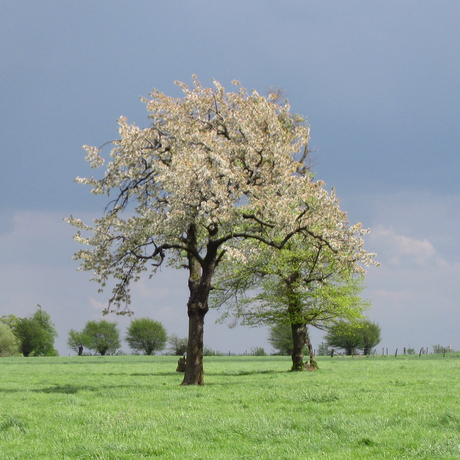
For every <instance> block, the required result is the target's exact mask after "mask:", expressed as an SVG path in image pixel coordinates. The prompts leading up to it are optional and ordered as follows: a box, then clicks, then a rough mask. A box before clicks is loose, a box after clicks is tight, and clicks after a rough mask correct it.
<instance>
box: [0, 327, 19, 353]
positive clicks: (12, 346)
mask: <svg viewBox="0 0 460 460" xmlns="http://www.w3.org/2000/svg"><path fill="white" fill-rule="evenodd" d="M19 355H20V353H19V346H18V342H17V340H16V337H15V335H14V334H13V331H12V330H11V328H10V327H9V326H7V325H6V324H3V323H2V322H0V356H2V357H3V356H19Z"/></svg>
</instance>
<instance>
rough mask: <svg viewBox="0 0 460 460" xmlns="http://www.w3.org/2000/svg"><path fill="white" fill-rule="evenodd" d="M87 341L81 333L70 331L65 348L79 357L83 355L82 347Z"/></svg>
mask: <svg viewBox="0 0 460 460" xmlns="http://www.w3.org/2000/svg"><path fill="white" fill-rule="evenodd" d="M87 341H88V339H87V337H86V336H85V335H84V334H83V332H77V331H74V330H73V329H70V331H69V337H68V338H67V347H68V348H70V349H71V350H73V351H75V353H78V356H81V355H82V354H83V347H84V346H85V343H86V342H87Z"/></svg>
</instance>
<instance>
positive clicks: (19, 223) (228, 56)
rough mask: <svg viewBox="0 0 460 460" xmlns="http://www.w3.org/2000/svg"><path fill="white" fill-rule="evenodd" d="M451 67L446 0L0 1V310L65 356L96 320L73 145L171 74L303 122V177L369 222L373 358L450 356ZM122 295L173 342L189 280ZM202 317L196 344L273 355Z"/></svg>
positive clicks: (455, 109)
mask: <svg viewBox="0 0 460 460" xmlns="http://www.w3.org/2000/svg"><path fill="white" fill-rule="evenodd" d="M459 58H460V3H459V2H457V1H442V0H441V1H405V2H401V1H392V0H386V1H376V2H368V1H365V0H350V1H347V2H342V1H339V0H337V1H329V0H323V1H321V2H313V1H309V0H301V1H289V0H287V1H283V2H281V1H269V0H253V1H251V2H248V1H239V0H235V1H221V2H215V1H205V0H197V1H190V2H186V1H168V2H159V1H157V2H154V1H132V0H131V1H120V0H111V1H104V0H101V1H99V2H90V1H78V2H76V1H74V2H61V1H46V0H44V1H40V2H0V69H1V76H2V81H1V85H0V135H1V144H0V149H1V155H0V162H1V163H0V183H1V185H2V199H1V200H0V315H2V314H9V313H14V314H16V315H18V316H26V315H28V314H31V313H33V312H34V310H35V306H36V305H37V304H41V305H42V307H43V308H44V309H45V310H46V311H48V312H49V313H50V314H51V316H52V318H53V320H54V322H55V323H56V326H57V329H58V333H59V339H58V341H57V346H58V349H59V351H60V353H61V354H68V353H69V352H70V351H69V350H67V349H66V346H65V341H66V337H67V333H68V330H69V329H70V328H75V329H81V328H82V327H83V326H84V323H85V322H86V321H87V320H89V319H97V318H100V317H101V309H102V307H103V306H104V305H105V302H106V300H107V298H108V293H102V294H100V293H97V285H96V284H94V283H90V282H89V281H88V279H89V275H88V274H86V273H80V272H77V271H76V268H77V266H78V264H77V262H75V261H72V260H71V257H72V254H73V253H74V252H75V251H76V250H78V245H77V244H76V243H75V242H74V241H73V240H72V234H73V228H71V227H70V226H69V225H67V224H66V223H64V222H63V220H62V218H63V217H66V216H69V215H70V214H73V215H76V216H78V217H81V218H83V219H85V218H86V219H87V220H89V219H91V218H92V217H96V216H98V215H100V214H101V213H102V211H103V208H104V204H105V201H104V199H101V198H95V197H94V196H92V195H91V194H90V193H89V190H88V189H86V188H85V187H83V186H81V185H78V184H75V183H74V182H73V180H74V178H75V177H76V176H85V175H88V174H91V173H92V172H91V170H90V169H89V168H88V165H87V164H86V162H85V161H84V156H85V153H84V151H83V150H82V148H81V146H82V145H83V144H89V145H101V144H103V143H104V142H106V141H108V140H111V139H114V138H115V137H116V136H117V131H116V128H117V125H116V119H117V118H118V117H119V116H120V115H124V116H126V117H127V118H128V120H130V121H135V122H136V124H138V125H141V126H146V125H147V124H148V121H147V112H146V110H145V107H144V105H143V104H142V103H141V102H140V100H139V96H148V93H149V91H150V90H151V89H152V88H154V87H155V88H158V89H160V90H162V91H163V92H165V93H167V94H171V95H176V96H179V95H180V91H179V89H178V88H177V87H176V86H175V85H174V83H173V82H174V80H181V81H184V82H186V83H191V76H192V74H197V75H198V78H199V79H200V81H202V83H204V84H209V85H210V84H211V81H212V78H215V79H217V80H219V81H220V82H221V83H222V84H223V85H224V86H226V87H228V88H229V89H230V87H231V84H230V81H231V80H232V79H238V80H240V81H241V83H242V84H243V85H244V86H245V87H247V88H249V89H251V88H255V89H257V90H258V91H259V92H262V93H263V92H265V91H266V90H267V89H268V88H269V87H272V86H276V87H279V88H282V89H284V91H285V94H286V95H287V97H288V99H289V101H290V103H291V106H292V110H293V111H294V112H297V113H301V114H303V115H305V116H306V117H307V119H308V123H309V124H310V127H311V144H310V146H311V147H313V148H314V150H315V151H314V153H313V156H314V158H315V161H316V166H315V171H316V173H317V177H318V178H320V179H323V180H325V181H326V183H327V187H335V188H336V190H337V195H338V196H339V197H340V199H341V206H342V208H343V209H344V210H345V211H347V212H348V215H349V219H350V222H351V223H355V222H356V221H361V222H363V224H364V226H366V227H370V228H371V229H372V231H371V234H370V235H369V236H368V237H367V239H366V247H367V249H368V250H369V251H372V252H374V251H375V252H377V253H378V260H379V261H380V262H381V263H382V266H381V267H380V268H378V269H377V268H376V269H371V270H370V271H369V273H368V277H367V286H368V287H367V289H366V291H365V293H364V296H365V297H367V298H369V299H370V300H371V302H372V304H373V308H372V309H371V310H370V311H369V312H368V314H369V316H370V319H371V320H373V321H377V322H378V323H379V324H380V325H381V327H382V332H383V333H382V335H383V340H382V343H381V345H380V346H379V348H380V347H388V348H389V349H390V350H394V349H395V348H399V349H400V350H401V349H402V348H403V347H407V346H409V345H410V346H412V347H414V348H417V349H418V348H420V347H422V346H424V347H430V348H431V346H432V345H433V344H438V343H440V344H442V345H452V346H453V347H454V348H457V349H460V338H459V337H460V334H459V324H460V309H459V298H460V287H459V286H460V283H459V278H460V245H459V240H458V227H459V216H460V185H459V181H458V176H459V170H460V155H459V153H460V152H459V149H460V129H459V127H458V124H459V121H460V116H459V108H460V91H459V83H460V59H459ZM133 294H134V297H133V308H134V309H135V311H136V315H137V316H150V317H153V318H155V319H157V320H160V321H162V322H163V323H164V324H165V326H166V327H167V329H168V331H169V332H170V333H176V334H178V335H180V336H185V335H186V334H187V315H186V301H187V289H186V277H185V273H181V272H178V271H169V270H166V269H165V270H163V271H162V273H160V274H159V275H157V276H156V277H155V278H154V279H152V280H142V281H141V282H140V283H138V284H137V285H136V286H135V287H134V289H133ZM216 316H217V315H216V314H215V313H213V312H212V313H210V314H209V315H208V319H207V321H206V331H205V343H206V344H207V345H209V346H211V347H212V348H215V349H219V350H221V351H223V352H227V351H232V352H244V351H245V350H250V349H251V347H253V346H264V347H265V348H266V349H267V351H268V350H270V346H269V345H268V344H267V342H266V337H267V332H266V330H265V329H248V328H243V327H237V328H236V329H232V330H228V329H227V328H226V326H221V325H216V324H214V319H215V317H216ZM111 319H113V320H116V321H119V322H120V325H121V328H122V329H124V327H125V326H126V324H127V322H128V320H127V319H126V318H122V317H116V316H112V317H111ZM313 339H314V340H313V341H314V345H315V346H317V345H318V344H319V342H320V341H321V333H318V332H313Z"/></svg>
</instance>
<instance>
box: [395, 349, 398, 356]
mask: <svg viewBox="0 0 460 460" xmlns="http://www.w3.org/2000/svg"><path fill="white" fill-rule="evenodd" d="M397 356H398V349H397V348H396V351H395V358H396V357H397Z"/></svg>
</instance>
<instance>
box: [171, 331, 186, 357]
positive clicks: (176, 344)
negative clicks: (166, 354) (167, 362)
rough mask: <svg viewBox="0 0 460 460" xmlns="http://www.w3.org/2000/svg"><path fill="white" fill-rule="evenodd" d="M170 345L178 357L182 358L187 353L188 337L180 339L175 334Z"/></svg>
mask: <svg viewBox="0 0 460 460" xmlns="http://www.w3.org/2000/svg"><path fill="white" fill-rule="evenodd" d="M168 343H169V345H170V346H171V351H172V352H173V353H174V354H175V355H176V356H182V355H183V354H184V353H185V352H186V351H187V343H188V338H187V337H184V338H180V337H178V336H177V335H176V334H173V335H172V336H171V337H169V340H168Z"/></svg>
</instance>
